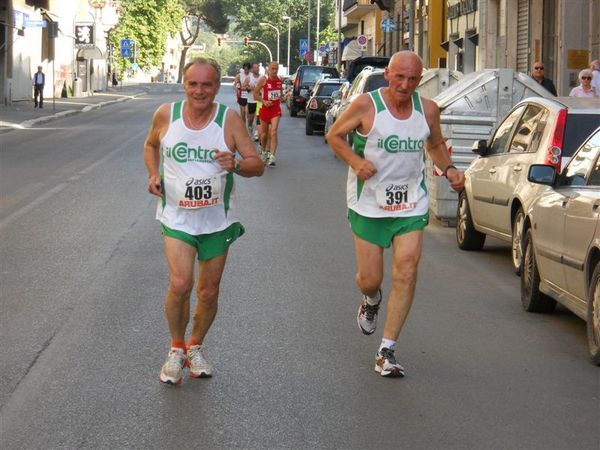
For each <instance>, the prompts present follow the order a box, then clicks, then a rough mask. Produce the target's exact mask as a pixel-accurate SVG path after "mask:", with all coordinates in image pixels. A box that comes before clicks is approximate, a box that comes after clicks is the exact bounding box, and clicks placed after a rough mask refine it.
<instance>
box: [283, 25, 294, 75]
mask: <svg viewBox="0 0 600 450" xmlns="http://www.w3.org/2000/svg"><path fill="white" fill-rule="evenodd" d="M282 19H283V20H287V21H288V46H287V72H288V73H287V74H288V75H289V74H290V35H291V33H292V18H291V17H290V16H283V17H282Z"/></svg>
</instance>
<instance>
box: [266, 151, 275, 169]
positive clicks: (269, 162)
mask: <svg viewBox="0 0 600 450" xmlns="http://www.w3.org/2000/svg"><path fill="white" fill-rule="evenodd" d="M267 165H268V166H269V167H275V155H274V154H273V153H269V155H268V157H267Z"/></svg>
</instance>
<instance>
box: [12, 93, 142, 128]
mask: <svg viewBox="0 0 600 450" xmlns="http://www.w3.org/2000/svg"><path fill="white" fill-rule="evenodd" d="M147 93H148V92H147V91H146V90H144V92H138V93H136V94H132V95H128V96H124V97H122V98H117V99H114V100H107V101H105V102H101V103H97V104H95V105H88V106H85V107H83V108H81V109H68V110H66V111H61V112H58V113H56V114H50V115H48V116H44V117H38V118H36V119H29V120H25V121H23V122H21V123H19V124H13V123H11V124H10V125H9V126H5V122H0V126H1V128H0V134H2V133H8V132H9V131H12V130H15V129H19V130H22V129H25V128H32V127H33V126H35V125H39V124H42V123H47V122H51V121H53V120H56V119H62V118H64V117H68V116H74V115H75V114H79V113H82V112H88V111H93V110H95V109H100V108H104V107H106V106H109V105H113V104H115V103H122V102H125V101H127V100H132V99H134V98H138V97H140V96H142V95H146V94H147Z"/></svg>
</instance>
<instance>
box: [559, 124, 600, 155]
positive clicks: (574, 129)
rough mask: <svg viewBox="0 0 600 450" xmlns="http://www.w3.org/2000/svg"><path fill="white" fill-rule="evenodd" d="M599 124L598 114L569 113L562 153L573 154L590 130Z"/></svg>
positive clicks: (590, 132)
mask: <svg viewBox="0 0 600 450" xmlns="http://www.w3.org/2000/svg"><path fill="white" fill-rule="evenodd" d="M598 125H600V114H569V115H567V126H566V128H565V140H564V143H563V149H562V155H563V156H566V157H571V156H573V153H575V150H577V149H578V148H579V146H580V145H581V144H583V141H585V140H586V139H587V138H588V136H589V135H590V134H592V132H593V131H594V130H595V129H596V128H598Z"/></svg>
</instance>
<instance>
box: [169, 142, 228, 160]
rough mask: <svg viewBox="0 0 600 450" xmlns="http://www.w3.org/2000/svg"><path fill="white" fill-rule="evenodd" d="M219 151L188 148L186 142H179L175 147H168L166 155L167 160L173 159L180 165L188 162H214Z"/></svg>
mask: <svg viewBox="0 0 600 450" xmlns="http://www.w3.org/2000/svg"><path fill="white" fill-rule="evenodd" d="M216 152H217V149H214V148H202V147H200V146H198V148H194V147H188V146H187V144H186V143H185V142H179V143H178V144H175V145H174V146H173V147H167V148H166V151H165V155H166V157H167V158H173V159H174V160H175V161H176V162H178V163H182V164H183V163H186V162H208V163H211V162H213V161H214V160H215V159H216V158H215V153H216Z"/></svg>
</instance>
